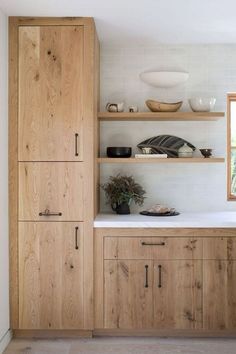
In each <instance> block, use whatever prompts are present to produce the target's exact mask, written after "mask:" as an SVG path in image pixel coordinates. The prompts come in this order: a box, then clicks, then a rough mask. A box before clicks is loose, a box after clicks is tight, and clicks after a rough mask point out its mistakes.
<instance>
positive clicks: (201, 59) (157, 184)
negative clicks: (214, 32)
mask: <svg viewBox="0 0 236 354" xmlns="http://www.w3.org/2000/svg"><path fill="white" fill-rule="evenodd" d="M146 70H183V71H188V72H189V74H190V77H189V80H188V82H186V83H185V84H184V85H180V86H177V87H175V88H170V89H161V88H155V87H151V86H148V85H147V84H145V83H143V82H142V81H141V80H140V79H139V74H140V73H141V72H143V71H146ZM233 91H235V92H236V45H234V44H232V45H179V46H169V45H160V46H157V47H145V46H144V47H141V46H140V47H135V48H134V47H124V48H120V47H119V48H117V47H115V46H105V47H102V48H101V109H102V110H104V109H105V104H106V103H107V102H108V101H110V102H112V101H125V106H126V109H127V107H128V106H129V105H138V106H139V108H140V110H147V108H146V106H145V100H146V99H148V98H153V99H157V100H162V101H178V100H182V99H183V100H184V104H183V106H182V108H181V110H183V111H186V110H189V109H190V108H189V105H188V98H189V97H193V96H196V95H204V96H215V97H216V99H217V102H216V107H215V109H216V110H218V111H225V109H226V94H227V92H233ZM160 134H172V135H177V136H180V137H182V138H185V139H186V140H188V141H190V142H191V143H193V144H194V145H195V146H196V147H197V148H200V147H212V148H213V149H214V154H215V155H216V156H220V157H224V156H225V154H226V117H225V118H224V119H222V120H219V121H216V122H174V121H173V122H102V123H101V154H102V155H105V154H106V147H107V146H112V145H113V146H116V145H118V146H122V145H123V146H132V148H133V152H134V153H135V152H136V151H137V148H136V145H137V144H138V143H139V142H141V141H142V140H144V139H146V138H149V137H151V136H155V135H160ZM195 154H196V156H197V155H199V152H196V153H195ZM118 172H120V173H126V174H132V175H133V176H134V177H135V178H136V179H137V181H139V182H140V183H141V184H142V185H143V186H144V188H145V189H146V191H147V198H146V200H145V205H144V207H147V206H150V205H152V204H154V203H165V204H168V205H170V206H174V207H176V208H177V209H178V210H180V211H222V210H236V202H227V197H226V164H225V163H222V164H209V165H208V164H206V165H205V164H176V165H175V164H173V165H171V164H167V165H166V164H163V165H162V164H156V165H155V164H153V165H152V164H145V165H141V164H135V165H127V164H124V165H115V164H114V165H113V164H112V165H102V166H101V182H102V183H103V182H104V181H106V180H107V178H108V176H110V175H113V174H116V173H118ZM140 209H143V208H139V207H138V208H137V207H136V206H134V205H133V206H132V210H133V211H139V210H140ZM101 210H102V211H108V210H110V209H109V206H108V205H106V204H105V200H104V195H103V193H101Z"/></svg>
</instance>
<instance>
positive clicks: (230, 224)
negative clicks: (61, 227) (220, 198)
mask: <svg viewBox="0 0 236 354" xmlns="http://www.w3.org/2000/svg"><path fill="white" fill-rule="evenodd" d="M94 227H96V228H99V227H100V228H104V227H110V228H114V227H116V228H122V227H124V228H127V227H128V228H129V227H131V228H134V227H140V228H156V227H159V228H171V227H174V228H176V227H196V228H198V227H214V228H224V227H227V228H234V227H235V228H236V212H233V211H226V212H225V211H224V212H211V213H208V212H205V213H181V214H180V215H177V216H161V217H160V216H158V217H155V216H144V215H140V214H130V215H116V214H99V215H98V216H97V217H96V219H95V221H94Z"/></svg>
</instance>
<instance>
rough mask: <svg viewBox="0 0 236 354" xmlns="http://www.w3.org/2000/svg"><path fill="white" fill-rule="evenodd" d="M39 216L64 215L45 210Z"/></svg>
mask: <svg viewBox="0 0 236 354" xmlns="http://www.w3.org/2000/svg"><path fill="white" fill-rule="evenodd" d="M39 216H62V213H61V212H59V213H51V212H50V210H49V209H45V210H44V211H43V212H40V213H39Z"/></svg>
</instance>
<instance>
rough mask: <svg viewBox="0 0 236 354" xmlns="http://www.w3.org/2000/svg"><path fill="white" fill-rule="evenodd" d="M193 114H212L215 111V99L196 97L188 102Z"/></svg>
mask: <svg viewBox="0 0 236 354" xmlns="http://www.w3.org/2000/svg"><path fill="white" fill-rule="evenodd" d="M188 102H189V105H190V107H191V109H192V111H193V112H210V111H212V110H213V109H214V106H215V103H216V99H215V97H210V98H208V97H194V98H190V99H189V100H188Z"/></svg>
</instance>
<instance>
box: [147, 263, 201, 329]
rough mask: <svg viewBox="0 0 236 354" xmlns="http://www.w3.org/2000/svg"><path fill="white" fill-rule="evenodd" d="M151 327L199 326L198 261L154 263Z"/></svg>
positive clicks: (183, 327)
mask: <svg viewBox="0 0 236 354" xmlns="http://www.w3.org/2000/svg"><path fill="white" fill-rule="evenodd" d="M153 298H154V300H153V301H154V327H155V328H158V329H162V328H165V329H167V328H168V329H201V328H202V261H200V260H199V261H197V260H194V261H192V260H189V261H188V260H175V261H171V260H170V261H160V262H158V261H156V262H155V263H154V281H153Z"/></svg>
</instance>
